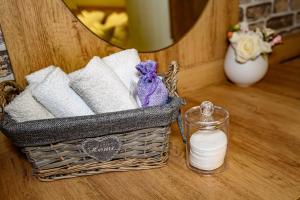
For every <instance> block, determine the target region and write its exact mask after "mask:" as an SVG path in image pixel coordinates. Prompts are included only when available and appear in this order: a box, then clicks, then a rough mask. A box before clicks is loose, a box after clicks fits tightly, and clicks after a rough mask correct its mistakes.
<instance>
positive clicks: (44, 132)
mask: <svg viewBox="0 0 300 200" xmlns="http://www.w3.org/2000/svg"><path fill="white" fill-rule="evenodd" d="M183 104H184V101H183V99H182V98H179V97H170V101H169V102H168V103H167V104H165V105H163V106H153V107H147V108H138V109H133V110H126V111H119V112H111V113H103V114H96V115H89V116H77V117H67V118H54V119H43V120H35V121H26V122H16V121H15V120H13V119H12V118H11V117H10V116H9V115H8V114H7V113H5V114H4V117H3V120H1V121H0V130H1V131H2V132H3V133H4V134H5V135H6V136H7V137H8V138H10V139H11V140H12V142H13V143H14V144H15V145H16V146H19V147H28V146H40V145H48V144H53V143H58V142H64V141H69V140H74V139H83V138H91V137H99V136H104V135H112V134H120V133H124V132H128V131H134V130H139V129H145V128H153V127H162V126H168V125H169V124H171V123H172V122H173V121H175V120H176V118H177V116H178V114H179V109H180V107H181V106H182V105H183ZM55 133H56V134H55Z"/></svg>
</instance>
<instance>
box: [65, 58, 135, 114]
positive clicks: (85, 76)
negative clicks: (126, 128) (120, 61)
mask: <svg viewBox="0 0 300 200" xmlns="http://www.w3.org/2000/svg"><path fill="white" fill-rule="evenodd" d="M69 77H70V80H71V81H70V86H71V87H72V88H73V89H74V90H75V91H76V92H77V94H79V95H80V96H81V97H82V99H84V101H85V102H86V103H87V104H88V105H89V106H90V108H91V109H92V110H93V111H94V112H95V113H106V112H115V111H121V110H129V109H135V108H137V107H138V106H137V104H136V102H135V100H134V99H133V97H132V96H131V95H130V93H129V91H128V90H127V88H126V87H125V85H124V84H123V83H122V81H121V80H120V79H119V78H118V76H117V75H116V74H115V73H114V72H113V70H112V69H111V68H110V67H109V66H107V65H106V64H105V63H104V62H103V61H102V60H101V59H100V58H99V57H96V56H95V57H93V58H92V59H91V60H90V62H89V63H88V64H87V66H86V67H85V68H83V69H81V70H78V71H75V72H73V73H71V74H69Z"/></svg>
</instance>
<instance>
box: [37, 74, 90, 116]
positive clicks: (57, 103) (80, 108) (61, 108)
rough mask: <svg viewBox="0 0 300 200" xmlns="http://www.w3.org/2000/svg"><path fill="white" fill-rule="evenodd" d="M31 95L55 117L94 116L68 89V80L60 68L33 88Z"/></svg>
mask: <svg viewBox="0 0 300 200" xmlns="http://www.w3.org/2000/svg"><path fill="white" fill-rule="evenodd" d="M32 95H33V97H34V98H35V99H36V100H37V101H38V102H40V103H41V104H42V105H43V106H44V107H45V108H46V109H47V110H49V111H50V112H51V113H52V114H53V115H54V116H55V117H73V116H81V115H93V114H94V112H93V111H92V110H91V109H90V108H89V107H88V106H87V105H86V103H85V102H84V101H83V100H82V99H81V98H80V97H79V96H78V95H77V94H76V93H75V92H74V91H73V90H72V89H71V88H70V87H69V78H68V76H67V75H66V74H65V73H64V72H63V71H62V70H61V69H60V68H56V69H55V70H54V71H52V72H51V73H50V74H49V75H48V76H47V77H46V79H45V80H44V81H42V82H41V83H40V84H39V85H38V86H37V87H35V88H33V90H32Z"/></svg>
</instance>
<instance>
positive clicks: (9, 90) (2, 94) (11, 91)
mask: <svg viewBox="0 0 300 200" xmlns="http://www.w3.org/2000/svg"><path fill="white" fill-rule="evenodd" d="M21 91H22V89H21V87H20V86H19V85H18V84H17V83H16V82H15V81H3V82H1V83H0V119H1V118H2V115H3V113H4V107H5V106H6V105H7V104H8V103H9V102H11V101H12V100H13V99H14V98H15V96H17V95H18V94H19V93H20V92H21Z"/></svg>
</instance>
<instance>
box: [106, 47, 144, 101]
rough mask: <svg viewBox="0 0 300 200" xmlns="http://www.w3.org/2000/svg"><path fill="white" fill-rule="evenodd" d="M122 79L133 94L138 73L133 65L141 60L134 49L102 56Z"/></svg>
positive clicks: (134, 93)
mask: <svg viewBox="0 0 300 200" xmlns="http://www.w3.org/2000/svg"><path fill="white" fill-rule="evenodd" d="M102 59H103V61H104V63H105V64H107V65H108V66H109V67H110V68H111V69H112V70H113V71H114V72H115V73H116V74H117V75H118V77H119V78H120V79H121V80H122V82H123V83H124V85H125V86H126V87H127V89H128V90H129V92H130V93H131V94H132V95H133V96H135V95H136V89H137V83H138V81H139V73H138V71H137V70H136V68H135V66H136V65H137V64H139V63H140V62H141V60H140V57H139V54H138V52H137V50H136V49H128V50H124V51H120V52H117V53H114V54H112V55H109V56H106V57H104V58H102Z"/></svg>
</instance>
